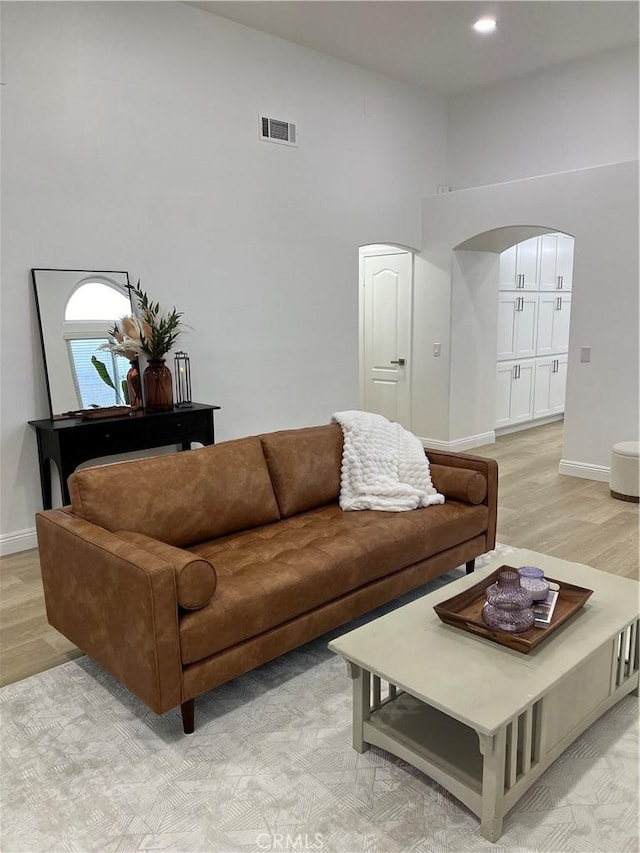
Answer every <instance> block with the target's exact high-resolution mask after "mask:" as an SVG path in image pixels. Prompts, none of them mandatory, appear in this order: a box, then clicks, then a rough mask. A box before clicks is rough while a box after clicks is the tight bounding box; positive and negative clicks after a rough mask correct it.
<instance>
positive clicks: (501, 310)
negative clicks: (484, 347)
mask: <svg viewBox="0 0 640 853" xmlns="http://www.w3.org/2000/svg"><path fill="white" fill-rule="evenodd" d="M519 305H520V296H518V295H517V294H515V293H500V294H499V296H498V349H497V354H496V357H497V358H498V360H500V359H504V358H513V357H514V355H515V353H516V315H517V310H516V309H517V308H518V306H519Z"/></svg>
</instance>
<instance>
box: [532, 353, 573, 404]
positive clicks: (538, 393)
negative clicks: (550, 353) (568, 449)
mask: <svg viewBox="0 0 640 853" xmlns="http://www.w3.org/2000/svg"><path fill="white" fill-rule="evenodd" d="M568 361H569V356H568V355H557V356H555V357H553V358H537V359H536V360H535V379H534V390H533V417H534V418H544V417H548V416H549V415H557V414H559V413H560V412H564V398H565V392H566V388H567V364H568Z"/></svg>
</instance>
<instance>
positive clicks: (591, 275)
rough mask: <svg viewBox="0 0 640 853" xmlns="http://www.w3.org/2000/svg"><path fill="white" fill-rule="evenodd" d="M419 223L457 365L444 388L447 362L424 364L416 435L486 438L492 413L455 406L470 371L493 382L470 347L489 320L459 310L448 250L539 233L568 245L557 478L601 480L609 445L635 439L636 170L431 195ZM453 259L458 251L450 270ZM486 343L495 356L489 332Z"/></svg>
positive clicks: (625, 167)
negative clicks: (482, 239) (525, 230)
mask: <svg viewBox="0 0 640 853" xmlns="http://www.w3.org/2000/svg"><path fill="white" fill-rule="evenodd" d="M423 223H424V241H423V246H424V248H423V252H422V262H423V263H424V264H425V265H427V267H428V269H429V273H428V278H429V283H430V286H431V290H432V291H433V292H434V293H437V310H442V306H443V305H444V304H445V303H446V302H447V301H449V302H451V303H452V304H453V306H454V308H455V315H454V317H453V318H452V320H451V323H452V326H453V331H452V332H451V335H450V337H449V339H448V341H447V345H450V344H451V342H452V341H453V342H454V344H455V357H454V358H453V359H452V362H453V368H452V371H451V374H450V376H451V385H450V386H449V385H445V382H444V376H445V374H447V371H448V367H447V365H446V364H444V363H443V364H440V363H439V361H440V360H438V359H433V358H432V359H430V361H429V363H428V369H429V370H430V371H431V373H430V375H428V376H427V377H426V381H425V387H426V388H429V389H430V392H431V393H429V396H428V405H423V407H422V409H421V415H422V420H421V422H419V423H416V422H415V421H414V431H416V432H417V433H418V434H419V435H420V436H422V437H425V438H426V439H427V440H429V439H431V438H433V439H435V440H436V441H439V442H452V441H456V440H458V439H459V438H460V437H463V436H473V435H477V434H482V433H485V432H487V431H489V430H491V429H493V417H494V413H493V410H492V409H488V408H487V407H482V406H480V405H477V406H469V405H466V404H465V403H461V401H460V398H461V397H464V396H465V395H471V396H472V397H473V396H475V395H476V393H477V392H476V389H475V387H474V384H475V383H476V382H477V381H478V379H477V377H478V371H480V373H481V375H482V376H484V377H485V378H487V377H489V376H490V375H491V376H493V375H495V348H494V350H493V352H492V353H491V352H489V351H488V350H487V349H486V347H484V346H480V345H479V344H478V339H479V336H482V334H483V329H484V326H483V323H487V318H486V317H485V318H484V319H483V318H482V317H481V316H480V315H478V316H477V317H475V316H473V314H471V313H467V314H466V315H465V313H464V312H463V311H462V306H464V304H465V300H466V298H467V296H468V295H467V294H465V293H464V278H465V277H464V276H463V275H462V274H461V273H462V270H461V269H460V268H458V269H457V270H456V271H455V272H454V274H453V275H452V262H453V258H454V256H453V250H454V248H455V247H456V246H458V245H459V244H460V243H464V242H465V241H467V240H469V239H471V238H472V237H474V236H475V235H477V234H481V233H483V232H485V231H490V230H492V229H497V228H502V227H503V226H505V225H511V224H514V223H521V224H524V223H527V224H532V225H540V226H542V227H546V228H547V229H548V230H550V231H551V230H558V231H564V232H565V233H567V234H571V235H573V236H574V237H575V255H574V276H573V281H574V288H573V294H572V295H573V300H572V308H571V331H570V341H569V369H568V381H567V398H566V413H565V429H564V449H563V460H562V464H561V470H563V472H564V473H575V474H578V475H580V476H592V478H593V479H603V478H606V471H607V469H608V465H609V459H610V452H611V446H612V444H613V443H614V442H616V441H625V440H631V439H633V438H634V437H635V438H637V436H638V403H639V401H638V391H639V375H638V367H639V362H638V355H639V353H638V316H639V314H638V308H639V306H638V163H637V161H634V162H630V163H621V164H616V165H613V166H602V167H596V168H592V169H583V170H576V171H573V172H565V173H562V174H558V175H547V176H543V177H539V178H531V179H527V180H522V181H512V182H505V183H502V184H493V185H491V186H487V187H476V188H472V189H468V190H461V191H459V192H452V193H449V194H447V195H439V196H433V197H431V198H429V199H425V201H424V204H423ZM462 254H463V253H461V252H459V253H457V256H456V264H458V265H459V263H460V260H459V258H460V256H461V255H462ZM487 264H488V266H490V264H491V261H490V259H489V260H487ZM460 287H462V288H463V289H462V290H461V291H460V292H457V291H458V288H460ZM453 288H455V289H456V293H453ZM426 310H427V311H429V306H427V308H426ZM472 311H473V302H472V303H471V304H470V305H469V312H472ZM449 316H450V317H451V315H449ZM490 332H491V326H487V334H489V333H490ZM492 334H493V345H494V347H495V330H494V331H493V332H492ZM465 341H467V342H468V345H466V346H465V343H464V342H465ZM583 346H589V347H591V348H592V356H591V362H590V363H582V362H580V358H579V355H580V347H583ZM482 361H484V365H485V366H484V367H482V366H481V362H482ZM464 376H468V377H469V381H468V384H467V386H466V387H465V384H464V381H463V377H464ZM487 381H488V379H487ZM442 408H444V409H446V410H447V411H449V412H450V420H449V425H448V429H447V430H446V431H445V432H442V431H441V430H442V417H441V415H440V414H436V413H437V412H439V410H441V409H442ZM415 412H416V407H415V406H414V413H415Z"/></svg>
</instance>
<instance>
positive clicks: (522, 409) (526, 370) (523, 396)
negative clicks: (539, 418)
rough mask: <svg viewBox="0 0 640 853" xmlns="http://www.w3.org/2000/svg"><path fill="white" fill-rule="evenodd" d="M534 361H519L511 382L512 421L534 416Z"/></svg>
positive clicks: (513, 422) (528, 419)
mask: <svg viewBox="0 0 640 853" xmlns="http://www.w3.org/2000/svg"><path fill="white" fill-rule="evenodd" d="M533 373H534V363H533V361H523V362H518V364H517V365H516V366H515V371H514V376H513V378H512V382H511V412H510V415H511V423H512V424H518V423H520V422H522V421H530V420H531V419H532V418H533Z"/></svg>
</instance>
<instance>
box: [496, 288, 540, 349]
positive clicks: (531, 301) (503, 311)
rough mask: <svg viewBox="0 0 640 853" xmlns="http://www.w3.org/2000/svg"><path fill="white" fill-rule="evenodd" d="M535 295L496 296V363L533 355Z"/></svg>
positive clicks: (511, 294)
mask: <svg viewBox="0 0 640 853" xmlns="http://www.w3.org/2000/svg"><path fill="white" fill-rule="evenodd" d="M537 317H538V294H537V293H517V292H515V293H506V292H502V293H500V294H499V295H498V349H497V359H498V360H499V361H500V360H502V359H508V358H528V357H531V356H534V355H535V354H536V328H537Z"/></svg>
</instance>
